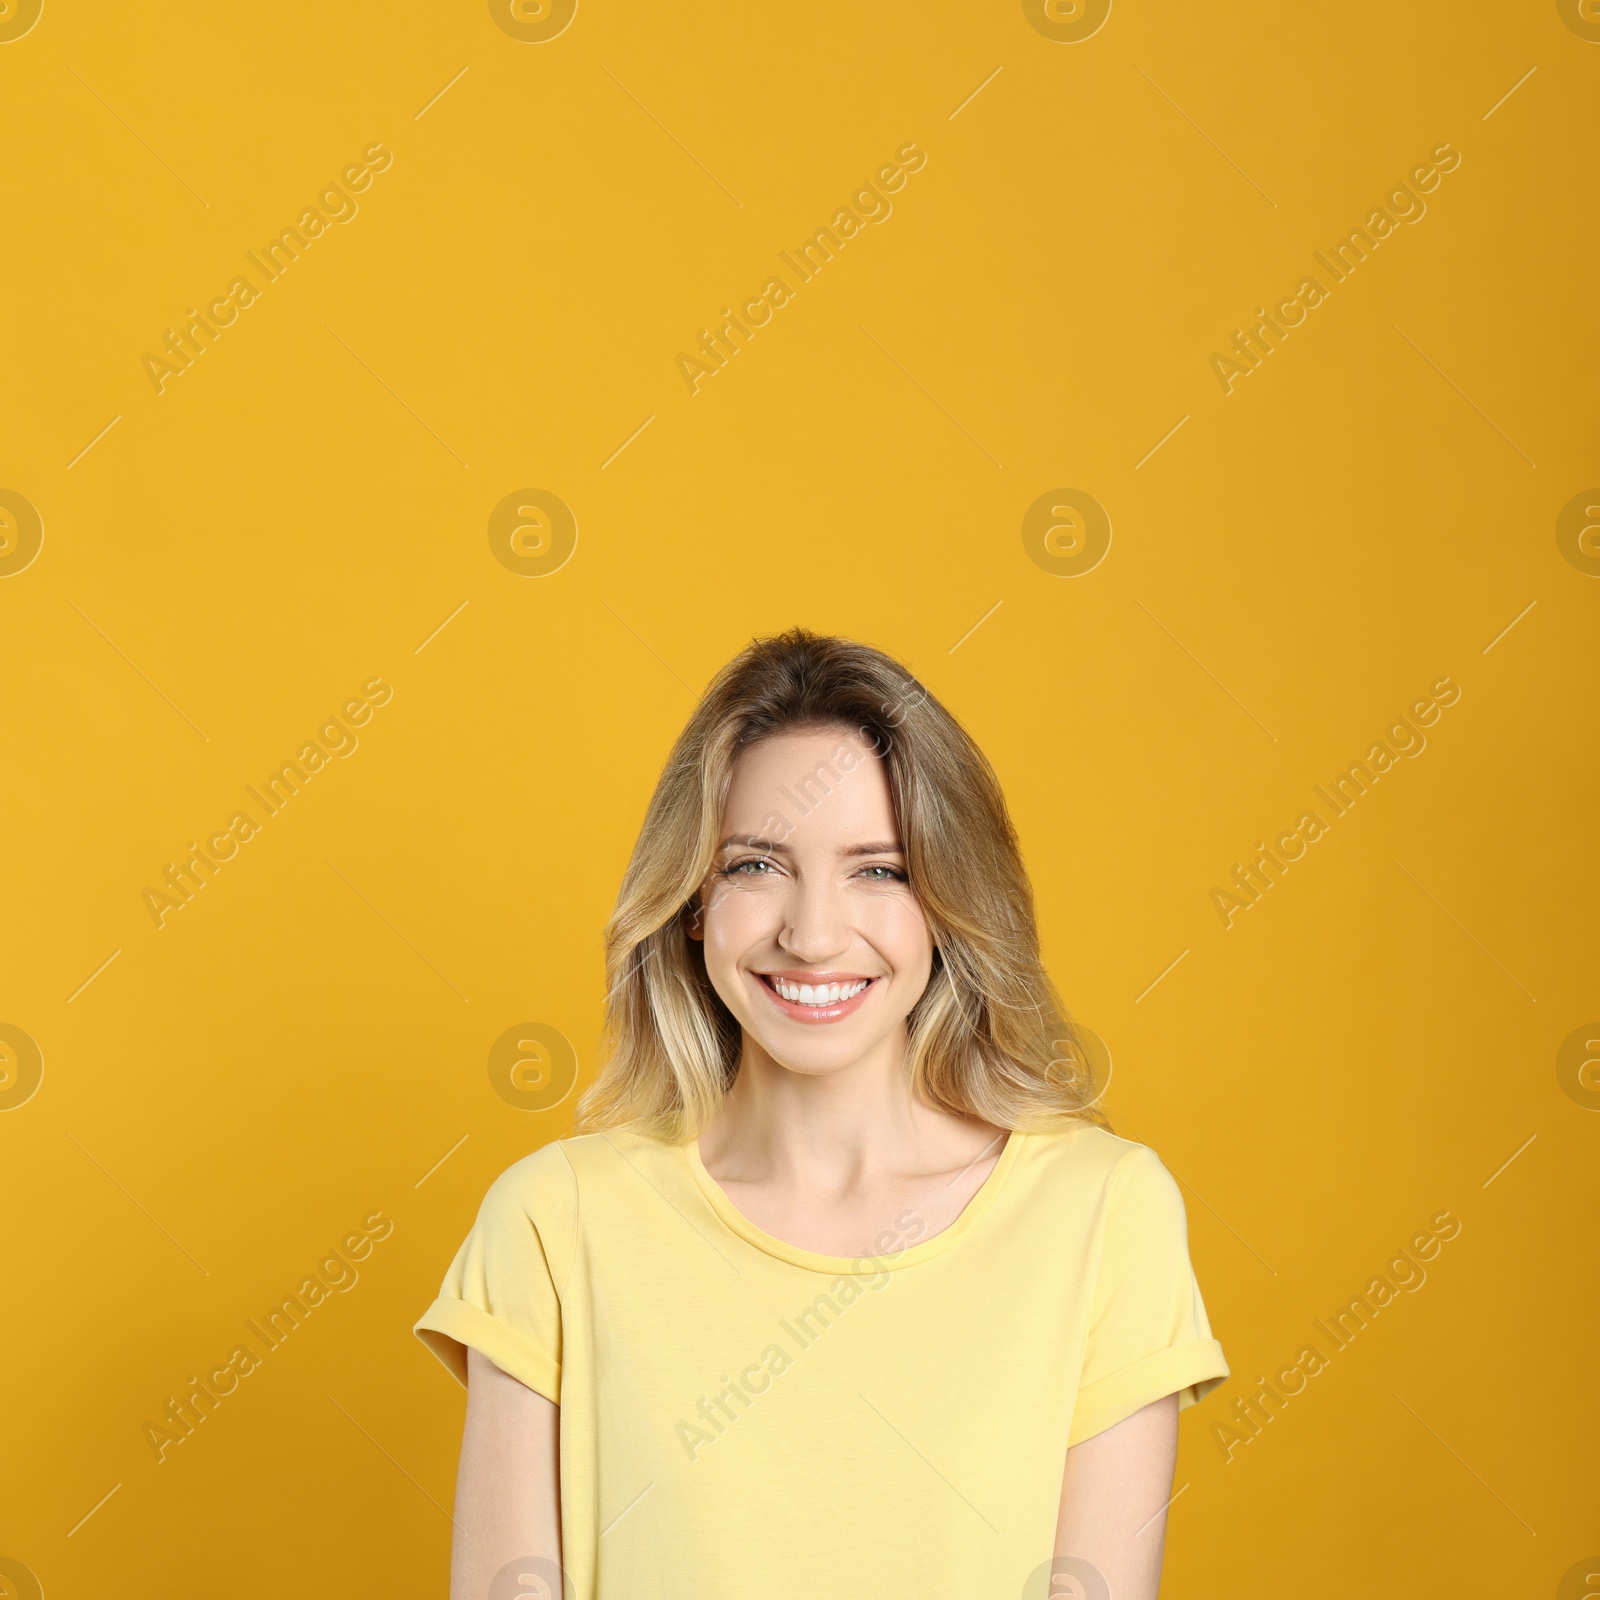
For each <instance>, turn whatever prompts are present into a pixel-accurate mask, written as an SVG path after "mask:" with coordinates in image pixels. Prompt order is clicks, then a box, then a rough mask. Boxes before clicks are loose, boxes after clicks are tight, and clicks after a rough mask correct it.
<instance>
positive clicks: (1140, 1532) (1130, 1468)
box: [1055, 1394, 1178, 1600]
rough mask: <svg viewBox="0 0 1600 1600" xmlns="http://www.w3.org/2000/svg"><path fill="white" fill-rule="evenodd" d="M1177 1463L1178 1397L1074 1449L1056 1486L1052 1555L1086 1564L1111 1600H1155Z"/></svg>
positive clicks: (1155, 1404)
mask: <svg viewBox="0 0 1600 1600" xmlns="http://www.w3.org/2000/svg"><path fill="white" fill-rule="evenodd" d="M1177 1458H1178V1397H1177V1395H1175V1394H1169V1395H1167V1396H1166V1397H1165V1398H1163V1399H1161V1400H1157V1401H1154V1402H1153V1403H1152V1404H1150V1405H1147V1406H1146V1407H1145V1408H1144V1409H1143V1410H1142V1411H1135V1412H1134V1414H1133V1415H1132V1416H1131V1417H1127V1418H1125V1419H1124V1420H1123V1421H1121V1422H1119V1423H1117V1424H1116V1425H1115V1426H1114V1427H1110V1428H1107V1429H1106V1430H1105V1432H1104V1433H1097V1434H1095V1435H1094V1436H1093V1437H1092V1438H1089V1439H1085V1440H1084V1441H1083V1443H1082V1444H1075V1445H1073V1447H1072V1448H1071V1449H1070V1450H1068V1451H1067V1470H1066V1476H1065V1478H1064V1479H1063V1480H1062V1484H1061V1514H1060V1517H1059V1518H1058V1520H1057V1523H1056V1549H1055V1553H1056V1555H1058V1556H1075V1557H1077V1558H1078V1560H1080V1561H1087V1562H1089V1563H1090V1565H1091V1566H1093V1567H1094V1568H1095V1569H1096V1570H1097V1571H1098V1572H1099V1573H1100V1575H1101V1576H1102V1577H1103V1578H1104V1579H1105V1581H1106V1583H1107V1585H1108V1586H1109V1589H1110V1593H1111V1594H1112V1595H1113V1596H1115V1600H1156V1591H1157V1590H1158V1589H1159V1588H1160V1587H1161V1553H1162V1546H1163V1544H1164V1542H1165V1539H1166V1531H1167V1505H1168V1504H1169V1501H1168V1496H1169V1495H1170V1494H1171V1493H1172V1469H1173V1467H1174V1465H1175V1464H1176V1462H1177ZM1091 1592H1092V1591H1091Z"/></svg>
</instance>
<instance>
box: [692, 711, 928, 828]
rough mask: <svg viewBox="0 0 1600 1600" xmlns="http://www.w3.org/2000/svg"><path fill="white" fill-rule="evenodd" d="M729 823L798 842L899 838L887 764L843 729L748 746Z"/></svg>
mask: <svg viewBox="0 0 1600 1600" xmlns="http://www.w3.org/2000/svg"><path fill="white" fill-rule="evenodd" d="M722 821H723V832H724V834H727V833H729V832H737V833H751V834H763V835H766V836H769V837H772V836H776V837H778V838H782V839H789V840H791V841H801V840H804V839H808V838H809V839H814V840H817V841H819V842H828V841H839V842H855V841H857V840H858V839H861V838H866V837H869V836H870V837H871V838H873V839H875V840H877V839H882V840H890V839H894V838H897V837H898V829H897V827H896V825H895V816H894V803H893V800H892V799H891V797H890V794H889V782H888V778H887V776H886V774H885V771H884V766H883V762H882V761H881V760H880V759H879V758H878V756H877V755H876V754H875V753H874V749H873V746H872V745H871V744H870V743H869V742H868V741H867V740H865V739H863V738H862V737H861V736H860V735H859V734H857V733H854V732H851V731H848V730H846V729H843V728H824V729H819V730H815V731H807V732H805V733H786V734H780V735H778V736H777V737H775V738H772V739H764V740H762V741H761V743H759V744H755V745H751V746H750V748H749V749H747V750H745V751H743V752H742V753H741V754H740V756H739V758H738V759H737V761H735V763H734V768H733V781H732V783H731V784H730V785H729V789H728V799H727V803H726V805H725V806H724V807H723V813H722Z"/></svg>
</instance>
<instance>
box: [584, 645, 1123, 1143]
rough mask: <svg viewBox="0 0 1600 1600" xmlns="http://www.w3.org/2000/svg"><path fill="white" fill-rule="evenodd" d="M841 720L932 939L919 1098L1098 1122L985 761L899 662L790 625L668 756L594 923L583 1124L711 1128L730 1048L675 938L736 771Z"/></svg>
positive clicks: (734, 1050) (673, 1137)
mask: <svg viewBox="0 0 1600 1600" xmlns="http://www.w3.org/2000/svg"><path fill="white" fill-rule="evenodd" d="M835 727H837V728H840V729H844V730H849V731H852V732H854V733H856V734H858V735H859V736H860V737H861V738H862V739H863V740H864V741H865V742H866V743H867V744H868V745H869V746H871V747H872V748H873V749H874V750H875V751H876V753H877V755H878V756H879V758H880V759H881V760H882V761H883V764H884V772H885V776H886V777H887V779H888V782H889V792H890V796H891V798H892V800H893V804H894V812H895V817H896V818H897V820H898V822H899V825H900V835H901V842H902V844H903V845H904V848H905V852H906V858H907V865H908V868H909V879H910V886H911V889H912V892H913V893H914V894H915V895H916V897H917V900H918V902H919V903H920V905H921V906H922V909H923V913H924V915H925V916H926V917H927V919H928V923H929V927H930V929H931V930H932V934H933V940H934V945H935V953H934V958H933V970H932V973H931V975H930V977H929V980H928V986H927V988H926V990H924V992H923V994H922V996H921V997H920V998H919V999H918V1001H917V1003H916V1005H915V1006H914V1007H913V1008H912V1011H911V1014H910V1016H909V1018H908V1019H907V1024H908V1030H909V1036H910V1049H909V1068H910V1081H911V1088H912V1092H913V1093H914V1094H916V1095H917V1096H918V1097H919V1098H921V1099H922V1100H924V1101H925V1102H927V1103H928V1104H930V1105H933V1106H937V1107H939V1108H940V1109H942V1110H945V1111H948V1112H953V1113H956V1114H957V1115H965V1116H973V1117H980V1118H982V1119H983V1120H984V1121H986V1122H988V1123H990V1124H992V1125H993V1126H995V1127H1000V1128H1037V1127H1049V1126H1053V1125H1056V1124H1059V1123H1061V1122H1062V1121H1063V1120H1065V1119H1069V1118H1079V1119H1084V1120H1088V1121H1094V1122H1098V1123H1101V1124H1104V1122H1105V1118H1104V1116H1103V1115H1102V1114H1101V1113H1100V1111H1099V1110H1098V1108H1097V1106H1096V1104H1095V1101H1094V1098H1093V1095H1094V1091H1093V1087H1092V1084H1091V1081H1090V1073H1089V1069H1088V1062H1087V1058H1086V1056H1085V1053H1084V1051H1083V1048H1082V1046H1081V1045H1080V1043H1079V1041H1078V1040H1077V1038H1076V1036H1075V1034H1074V1032H1073V1029H1072V1026H1071V1024H1070V1022H1069V1021H1068V1020H1067V1017H1066V1014H1065V1011H1064V1009H1063V1007H1062V1005H1061V1002H1060V999H1059V997H1058V996H1057V994H1056V991H1055V988H1054V986H1053V985H1052V984H1051V982H1050V979H1049V976H1048V975H1047V974H1046V972H1045V970H1044V966H1043V963H1042V962H1041V961H1040V958H1039V935H1038V929H1037V926H1036V923H1035V920H1034V910H1033V891H1032V889H1031V887H1030V885H1029V882H1028V875H1027V872H1026V870H1025V869H1024V867H1023V864H1022V854H1021V851H1020V850H1019V848H1018V845H1017V836H1016V830H1015V829H1014V828H1013V826H1012V824H1011V818H1010V815H1009V813H1008V812H1007V810H1006V803H1005V798H1004V796H1003V795H1002V794H1001V792H1000V783H999V780H998V779H997V778H996V776H995V773H994V769H993V768H992V767H991V766H990V765H989V762H988V760H987V759H986V758H985V756H984V754H983V752H982V751H981V750H979V748H978V747H977V745H976V744H975V743H973V741H972V739H971V738H970V737H969V735H968V734H967V733H966V731H965V730H964V729H963V728H962V727H961V725H960V724H959V723H958V722H957V721H956V720H955V718H954V717H952V716H951V715H950V713H949V712H948V711H946V710H945V708H944V707H943V706H942V705H940V704H939V702H938V701H937V700H936V699H934V697H933V696H932V695H931V694H930V693H928V691H927V690H926V689H925V688H923V686H922V685H921V684H919V683H918V682H917V681H916V679H915V678H914V677H913V676H912V674H911V673H909V672H908V671H906V669H905V668H904V667H902V666H901V665H900V664H899V663H898V662H897V661H895V660H894V659H893V658H892V657H890V656H887V655H885V654H884V653H883V652H882V651H880V650H874V649H872V648H871V647H870V646H868V645H864V644H857V643H855V642H854V641H852V640H849V639H838V638H825V637H820V636H818V635H817V634H813V633H808V632H806V631H805V630H804V629H800V628H796V629H793V630H792V631H790V632H788V633H784V634H779V635H777V636H775V637H772V638H767V639H757V640H755V641H753V642H752V643H751V644H750V645H749V646H748V647H747V648H746V649H745V650H743V651H742V652H741V653H740V654H739V655H738V656H736V657H735V658H734V660H732V661H731V662H729V663H728V665H727V666H725V667H724V668H723V669H722V671H721V672H720V673H718V674H717V677H716V679H715V680H714V681H713V682H712V684H711V686H710V688H708V689H707V690H706V693H705V695H704V696H703V698H702V699H701V701H700V704H699V705H698V706H697V707H696V709H695V711H694V714H693V715H692V716H691V717H690V718H689V722H688V725H687V726H686V727H685V728H684V730H683V732H682V733H681V734H680V735H679V736H678V740H677V743H676V744H674V745H673V747H672V752H671V754H670V755H669V756H668V757H667V763H666V767H665V769H664V770H663V771H662V774H661V778H660V780H659V782H658V783H657V784H656V789H655V793H654V794H653V795H652V796H651V799H650V806H649V809H648V810H647V811H646V813H645V819H644V826H643V827H642V828H641V829H640V831H639V839H638V843H637V844H636V845H635V846H634V849H633V856H632V859H631V860H630V861H629V863H628V870H627V872H626V874H625V875H624V877H623V880H622V888H621V890H620V892H619V893H618V896H617V903H616V909H615V910H614V911H613V913H612V916H611V920H610V922H609V923H608V924H607V927H606V982H607V991H608V992H607V998H606V1012H605V1029H604V1035H603V1039H604V1045H603V1049H604V1054H603V1060H602V1065H601V1068H600V1073H599V1076H598V1077H597V1078H596V1080H595V1082H594V1083H593V1084H592V1085H590V1087H589V1088H588V1090H586V1091H585V1093H584V1095H583V1097H582V1099H581V1100H580V1101H579V1104H578V1127H579V1130H580V1131H582V1132H597V1131H599V1130H601V1129H606V1128H632V1129H635V1130H638V1131H640V1132H645V1133H648V1134H652V1135H654V1136H655V1137H657V1138H661V1139H664V1140H667V1141H669V1142H672V1143H682V1142H685V1141H687V1140H689V1139H691V1138H695V1137H697V1136H698V1134H699V1133H700V1132H701V1131H702V1130H703V1129H704V1128H705V1126H706V1124H707V1123H708V1122H709V1121H710V1120H711V1117H712V1115H713V1114H714V1113H715V1111H716V1109H717V1107H718V1105H719V1104H720V1103H721V1100H722V1097H723V1095H724V1094H726V1093H727V1091H728V1089H729V1087H730V1086H731V1084H732V1083H733V1079H734V1075H735V1073H736V1072H737V1070H738V1065H739V1052H740V1047H741V1042H742V1041H741V1034H740V1028H739V1024H738V1022H737V1021H736V1020H735V1019H734V1017H733V1014H732V1013H731V1012H730V1011H729V1010H728V1008H727V1007H726V1006H725V1005H724V1004H723V1003H722V1000H721V999H720V997H719V996H718V995H717V993H716V991H715V989H713V987H712V985H711V980H710V979H709V977H708V976H707V974H706V969H705V958H704V953H703V950H702V947H701V945H700V943H699V942H698V941H696V940H693V939H690V938H689V937H688V934H687V931H686V929H687V926H688V924H689V922H690V919H691V918H692V917H693V916H694V914H695V912H694V902H695V899H696V896H697V894H698V892H699V890H700V888H701V886H702V885H703V884H704V882H705V880H706V877H707V875H708V874H709V872H710V870H711V865H712V859H713V857H714V856H715V854H716V850H717V844H718V837H719V834H720V831H721V820H722V809H723V803H724V801H725V799H726V796H727V793H728V787H729V783H730V781H731V778H732V774H733V766H734V762H735V761H736V760H737V759H738V757H739V755H740V753H741V752H742V751H744V750H747V749H748V748H749V747H750V746H751V745H753V744H756V743H758V742H760V741H761V740H763V739H771V738H773V737H775V736H776V735H779V734H784V733H795V732H800V731H802V730H813V729H820V728H835Z"/></svg>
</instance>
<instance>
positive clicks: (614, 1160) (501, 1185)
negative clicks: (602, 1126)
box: [484, 1129, 675, 1217]
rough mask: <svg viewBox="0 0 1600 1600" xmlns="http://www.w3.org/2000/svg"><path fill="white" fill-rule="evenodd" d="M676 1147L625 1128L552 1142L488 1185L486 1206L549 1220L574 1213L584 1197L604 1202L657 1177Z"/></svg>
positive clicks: (514, 1165) (515, 1164) (513, 1165)
mask: <svg viewBox="0 0 1600 1600" xmlns="http://www.w3.org/2000/svg"><path fill="white" fill-rule="evenodd" d="M674 1154H675V1147H674V1146H672V1145H667V1144H663V1143H661V1142H660V1141H659V1140H656V1139H650V1138H647V1137H646V1136H645V1135H643V1134H638V1133H631V1132H629V1131H627V1130H624V1129H608V1130H607V1131H605V1132H603V1133H584V1134H574V1135H573V1136H572V1137H571V1138H567V1139H552V1140H551V1141H550V1143H549V1144H546V1145H541V1146H540V1147H539V1148H538V1149H537V1150H535V1151H534V1152H533V1153H532V1154H531V1155H526V1156H524V1157H523V1158H522V1159H521V1160H520V1161H516V1162H513V1163H512V1164H511V1166H509V1167H507V1168H506V1170H505V1171H504V1172H502V1173H501V1174H500V1176H499V1177H498V1178H496V1179H495V1180H494V1182H493V1183H492V1184H491V1185H490V1186H489V1192H488V1194H487V1195H486V1196H485V1199H484V1205H485V1207H486V1208H488V1207H491V1206H492V1207H493V1208H495V1209H496V1210H498V1211H501V1212H506V1211H518V1210H521V1211H525V1212H527V1213H528V1214H529V1215H530V1216H535V1217H537V1216H539V1215H544V1216H550V1215H552V1214H554V1213H562V1212H566V1211H574V1210H576V1208H577V1204H578V1200H579V1196H580V1194H581V1195H582V1196H583V1197H584V1198H585V1199H599V1198H601V1197H602V1196H604V1195H605V1194H607V1193H608V1192H612V1191H615V1190H618V1189H623V1188H625V1187H626V1186H628V1185H635V1184H637V1183H638V1181H639V1177H640V1176H641V1175H642V1176H645V1177H646V1178H651V1179H653V1178H654V1177H655V1176H656V1171H655V1169H657V1168H659V1167H663V1166H665V1165H667V1164H668V1163H669V1162H670V1160H671V1158H672V1157H673V1156H674Z"/></svg>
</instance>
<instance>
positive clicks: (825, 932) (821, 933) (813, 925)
mask: <svg viewBox="0 0 1600 1600" xmlns="http://www.w3.org/2000/svg"><path fill="white" fill-rule="evenodd" d="M783 913H784V914H783V926H782V928H781V929H780V930H779V932H778V944H779V945H780V946H781V947H782V948H783V949H784V950H785V951H787V952H788V954H790V955H791V956H793V957H794V959H795V960H796V961H798V962H799V963H800V964H801V965H802V966H808V967H819V966H823V965H825V964H826V963H827V962H828V961H830V960H832V959H833V958H834V957H836V956H840V955H843V954H844V952H845V951H846V950H847V949H849V947H850V941H851V934H850V928H849V924H848V922H847V920H846V918H845V916H844V910H843V906H842V904H841V902H840V896H839V891H838V889H837V888H836V887H835V886H834V885H833V884H832V883H830V882H829V880H828V876H827V875H826V874H821V875H818V876H816V877H811V878H808V877H806V876H804V875H801V876H799V877H798V878H797V879H796V880H795V881H794V882H793V884H792V885H791V886H790V888H789V891H788V893H787V895H786V896H785V899H784V907H783Z"/></svg>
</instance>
